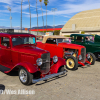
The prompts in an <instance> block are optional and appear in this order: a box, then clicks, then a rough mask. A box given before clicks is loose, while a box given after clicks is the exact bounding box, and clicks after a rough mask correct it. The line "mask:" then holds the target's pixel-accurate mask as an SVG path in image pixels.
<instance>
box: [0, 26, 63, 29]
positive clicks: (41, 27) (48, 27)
mask: <svg viewBox="0 0 100 100" xmlns="http://www.w3.org/2000/svg"><path fill="white" fill-rule="evenodd" d="M63 26H64V25H57V26H55V28H62V27H63ZM0 28H1V29H2V28H3V29H10V27H5V26H0ZM50 28H53V26H49V25H47V29H50ZM12 29H16V30H19V29H21V28H20V27H12ZM22 29H23V30H24V29H25V28H24V27H23V28H22ZM28 29H30V28H28ZM31 29H37V27H32V28H31ZM38 29H43V26H40V27H38ZM44 29H46V26H44Z"/></svg>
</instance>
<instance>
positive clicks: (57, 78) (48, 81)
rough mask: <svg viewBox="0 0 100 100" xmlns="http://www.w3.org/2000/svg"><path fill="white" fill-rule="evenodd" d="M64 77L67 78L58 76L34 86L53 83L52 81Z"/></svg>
mask: <svg viewBox="0 0 100 100" xmlns="http://www.w3.org/2000/svg"><path fill="white" fill-rule="evenodd" d="M65 76H67V74H64V75H60V76H56V77H54V78H51V79H49V80H46V81H43V83H36V84H35V85H36V86H38V85H42V84H45V83H48V82H51V81H54V80H56V79H59V78H62V77H65Z"/></svg>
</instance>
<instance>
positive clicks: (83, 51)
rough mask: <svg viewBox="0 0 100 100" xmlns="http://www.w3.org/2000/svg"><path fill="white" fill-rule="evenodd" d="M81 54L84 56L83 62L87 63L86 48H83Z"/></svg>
mask: <svg viewBox="0 0 100 100" xmlns="http://www.w3.org/2000/svg"><path fill="white" fill-rule="evenodd" d="M81 56H82V60H81V62H82V63H85V59H86V48H82V49H81Z"/></svg>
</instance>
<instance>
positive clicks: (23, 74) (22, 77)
mask: <svg viewBox="0 0 100 100" xmlns="http://www.w3.org/2000/svg"><path fill="white" fill-rule="evenodd" d="M19 77H20V80H21V81H22V82H23V83H25V82H26V81H27V73H26V71H25V70H23V69H21V70H20V75H19Z"/></svg>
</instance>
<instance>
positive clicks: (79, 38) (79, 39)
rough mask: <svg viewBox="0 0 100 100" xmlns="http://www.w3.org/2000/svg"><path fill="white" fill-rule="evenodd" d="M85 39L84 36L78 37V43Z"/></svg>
mask: <svg viewBox="0 0 100 100" xmlns="http://www.w3.org/2000/svg"><path fill="white" fill-rule="evenodd" d="M83 39H84V37H82V36H77V37H76V42H83Z"/></svg>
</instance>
